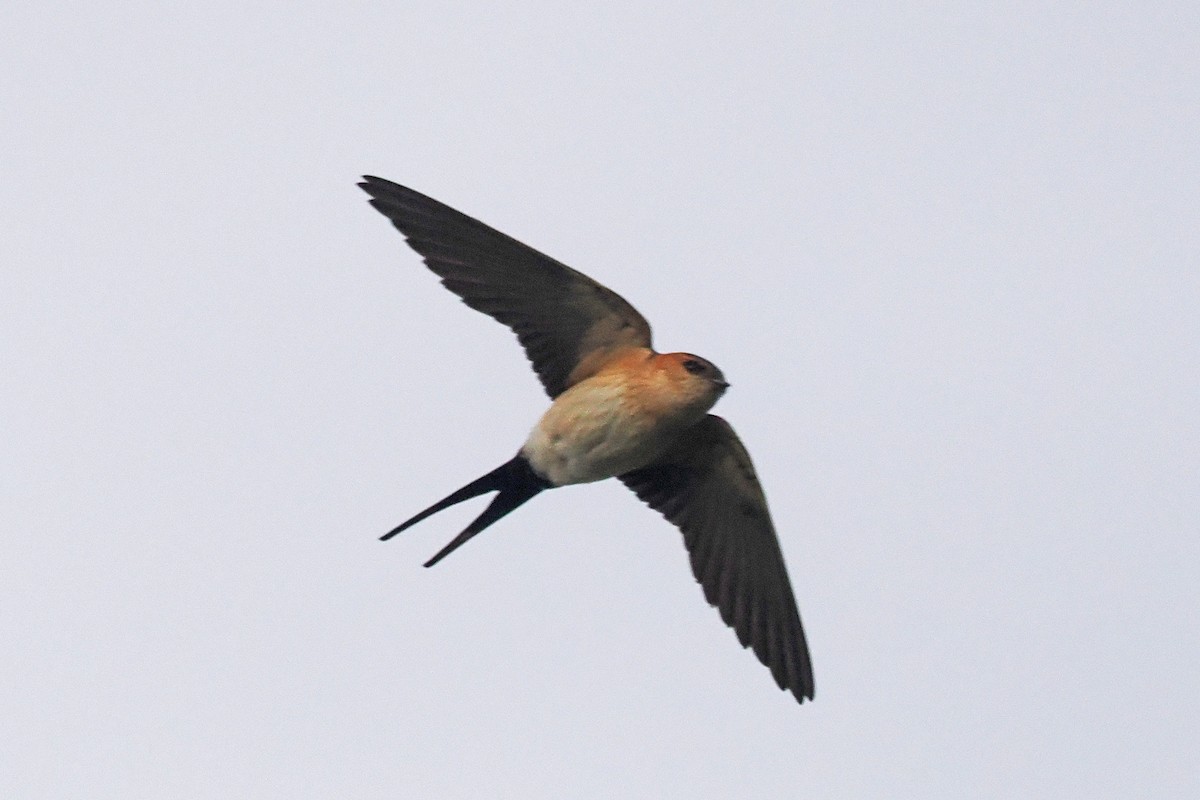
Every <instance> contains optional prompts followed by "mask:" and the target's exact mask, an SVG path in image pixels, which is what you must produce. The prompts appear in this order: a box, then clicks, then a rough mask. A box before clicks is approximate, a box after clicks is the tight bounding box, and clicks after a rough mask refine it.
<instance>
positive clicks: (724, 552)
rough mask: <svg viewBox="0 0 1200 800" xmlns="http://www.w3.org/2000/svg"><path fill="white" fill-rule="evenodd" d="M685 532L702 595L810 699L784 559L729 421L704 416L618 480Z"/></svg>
mask: <svg viewBox="0 0 1200 800" xmlns="http://www.w3.org/2000/svg"><path fill="white" fill-rule="evenodd" d="M621 480H622V481H623V482H624V483H625V485H626V486H628V487H629V488H630V489H632V490H633V491H634V492H636V493H637V496H638V497H639V498H641V499H642V500H644V501H645V502H646V503H647V504H649V506H650V507H651V508H653V509H654V510H656V511H659V512H661V513H662V515H663V516H664V517H666V518H667V519H668V520H670V521H671V522H672V523H674V524H675V525H676V526H678V527H679V529H680V530H682V531H683V541H684V544H685V545H686V546H687V549H688V552H689V554H690V555H691V562H692V572H693V573H694V574H695V576H696V580H697V581H699V582H700V584H701V585H702V586H703V587H704V596H705V597H706V598H707V599H708V602H709V603H710V604H711V605H714V606H717V607H718V608H719V609H720V611H721V618H722V619H723V620H725V624H726V625H729V626H730V627H731V628H733V629H734V630H735V631H736V632H737V636H738V640H739V641H740V642H741V643H742V647H753V648H754V653H755V655H757V656H758V659H759V661H761V662H762V663H763V664H765V665H766V666H767V667H768V668H769V669H770V670H771V674H772V675H773V676H774V677H775V682H776V683H778V684H779V688H781V689H786V690H790V691H791V692H792V694H794V695H795V696H796V699H797V700H798V701H800V702H801V703H803V702H804V700H805V698H808V699H810V700H811V699H812V697H813V690H814V687H813V674H812V661H811V659H810V658H809V654H808V644H807V643H806V642H805V639H804V629H803V628H802V627H801V625H800V614H799V612H798V611H797V610H796V600H795V597H793V595H792V585H791V583H790V582H789V581H788V575H787V569H786V568H785V567H784V564H783V553H782V552H781V551H780V549H779V540H778V539H777V538H776V536H775V528H774V526H773V525H772V524H771V517H770V514H769V513H768V511H767V499H766V496H765V495H764V494H763V491H762V487H761V486H760V485H759V483H758V478H757V477H756V476H755V474H754V467H753V465H752V464H751V463H750V454H749V453H747V452H746V448H745V447H743V446H742V443H741V441H739V440H738V437H737V434H736V433H734V432H733V428H732V427H730V425H729V423H728V422H726V421H725V420H723V419H721V418H720V417H718V416H715V415H713V414H709V415H708V416H707V417H706V418H705V419H704V420H703V421H702V422H700V423H699V424H698V425H697V426H696V429H695V433H694V435H689V436H688V437H687V439H686V441H684V442H683V443H681V444H680V445H679V446H677V447H676V448H675V449H674V451H672V452H669V453H667V455H666V456H664V457H663V458H661V459H659V460H658V461H657V462H656V463H654V464H652V465H650V466H648V467H644V468H643V469H640V470H637V471H635V472H630V473H628V474H626V475H622V476H621Z"/></svg>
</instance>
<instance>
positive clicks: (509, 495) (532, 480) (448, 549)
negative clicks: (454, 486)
mask: <svg viewBox="0 0 1200 800" xmlns="http://www.w3.org/2000/svg"><path fill="white" fill-rule="evenodd" d="M551 485H552V484H551V483H549V482H548V481H546V480H545V479H544V478H542V477H541V476H540V475H538V474H537V473H536V472H534V471H533V467H531V466H530V465H529V461H528V460H527V459H526V458H525V456H523V455H521V454H520V453H518V454H517V455H515V456H514V457H513V458H512V460H510V461H507V462H505V463H504V464H501V465H500V466H499V467H497V468H496V469H494V470H492V471H491V472H489V473H488V474H486V475H484V476H483V477H482V478H476V479H475V480H473V481H471V482H470V483H468V484H467V485H466V486H464V487H462V488H461V489H459V490H458V491H457V492H454V493H453V494H451V495H449V496H447V497H445V498H443V499H441V500H439V501H438V502H436V503H434V504H433V505H431V506H430V507H429V508H427V509H425V510H424V511H422V512H421V513H420V514H417V515H416V516H415V517H412V518H411V519H408V520H406V521H405V522H403V523H401V524H400V525H398V526H397V527H395V528H393V529H392V530H391V531H389V532H387V533H385V534H384V535H383V536H382V537H380V541H387V540H388V539H390V538H392V537H393V536H395V535H396V534H397V533H400V532H401V531H403V530H405V529H407V528H411V527H412V526H413V525H416V524H417V523H418V522H420V521H421V520H423V519H425V518H426V517H430V516H433V515H434V514H436V513H437V512H439V511H441V510H443V509H446V508H449V507H450V506H452V505H455V504H457V503H461V502H463V501H464V500H470V499H471V498H472V497H478V496H479V495H481V494H487V493H488V492H499V493H500V494H498V495H496V496H495V497H494V498H493V499H492V502H491V504H490V505H489V506H488V507H487V508H486V509H485V510H484V512H483V513H482V514H480V515H479V516H478V517H476V518H475V521H474V522H472V523H471V524H470V525H468V526H467V527H466V529H465V530H463V532H462V533H460V534H459V535H458V536H455V537H454V539H453V540H452V541H451V542H450V544H448V545H446V546H445V547H443V548H442V549H441V550H439V551H438V553H437V555H435V556H434V557H433V558H431V559H429V560H428V561H426V562H425V566H427V567H432V566H433V565H434V564H436V563H437V562H439V561H441V560H442V559H443V558H445V557H446V556H448V555H450V554H451V553H452V552H454V551H455V550H457V549H458V548H459V547H461V546H462V545H463V544H464V543H465V542H466V541H467V540H468V539H470V538H471V537H472V536H474V535H475V534H477V533H479V532H480V531H482V530H483V529H484V528H486V527H487V526H489V525H491V524H492V523H493V522H495V521H496V520H498V519H500V518H501V517H503V516H504V515H505V514H507V513H508V512H510V511H512V510H513V509H514V508H516V507H517V506H519V505H521V504H522V503H524V502H526V501H527V500H529V499H531V498H532V497H533V496H534V495H536V494H538V493H539V492H541V491H542V490H543V489H549V488H550V487H551Z"/></svg>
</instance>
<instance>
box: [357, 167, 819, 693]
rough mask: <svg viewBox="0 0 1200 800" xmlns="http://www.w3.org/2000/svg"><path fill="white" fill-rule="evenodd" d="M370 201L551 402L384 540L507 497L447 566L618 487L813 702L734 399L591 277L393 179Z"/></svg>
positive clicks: (779, 675) (806, 661)
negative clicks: (542, 502)
mask: <svg viewBox="0 0 1200 800" xmlns="http://www.w3.org/2000/svg"><path fill="white" fill-rule="evenodd" d="M359 186H361V187H362V188H363V190H365V191H366V192H367V194H369V195H371V200H370V203H371V205H373V206H374V207H375V208H376V209H378V210H379V212H380V213H382V214H383V215H384V216H386V217H387V218H388V219H390V220H391V221H392V224H393V225H395V226H396V228H398V229H399V230H400V232H401V233H402V234H404V237H405V238H406V239H407V240H408V244H409V245H410V246H411V247H412V248H413V249H414V250H416V251H417V252H418V253H419V254H420V255H421V256H422V257H423V258H424V260H425V264H426V265H427V266H428V267H429V268H430V269H431V270H433V272H434V273H436V274H437V275H438V276H439V277H440V278H441V279H442V284H443V285H444V286H445V287H446V288H447V289H449V290H450V291H452V292H454V293H455V294H456V295H458V296H459V297H460V298H462V300H463V301H464V302H465V303H466V304H467V305H469V306H470V307H471V308H474V309H476V310H477V311H482V312H483V313H485V314H488V315H489V316H491V317H493V318H495V319H496V320H498V321H499V322H502V323H503V324H505V325H507V326H508V327H509V328H511V329H512V330H513V332H514V333H516V335H517V339H518V340H519V341H520V343H521V346H522V347H524V348H525V353H526V355H527V356H528V357H529V360H530V361H531V362H532V364H533V369H534V371H535V372H536V373H537V375H538V377H539V378H540V379H541V382H542V385H543V386H544V387H545V389H546V393H547V394H548V395H550V398H551V399H552V401H553V402H552V403H551V404H550V407H549V408H548V409H547V410H546V412H545V413H544V414H543V415H542V417H541V419H540V420H538V423H537V425H535V426H534V428H533V431H532V432H531V433H530V434H529V438H528V439H526V441H525V444H523V445H522V446H521V449H520V450H519V451H518V452H517V454H516V455H515V456H513V458H512V459H511V460H509V461H508V462H506V463H504V464H502V465H501V466H499V467H497V468H496V469H494V470H492V471H491V472H489V473H487V474H486V475H484V476H483V477H481V478H478V479H476V480H474V481H472V482H471V483H468V484H467V485H466V486H464V487H462V488H461V489H459V490H458V491H456V492H454V493H453V494H451V495H449V496H448V497H446V498H444V499H442V500H440V501H438V502H437V503H434V504H433V505H432V506H430V507H429V508H427V509H425V510H424V511H422V512H421V513H419V514H417V515H416V516H414V517H412V518H411V519H409V520H407V521H405V522H404V523H403V524H401V525H399V526H397V527H396V528H395V529H393V530H392V531H390V532H389V533H387V534H385V535H384V536H383V539H385V540H386V539H390V538H391V537H393V536H395V535H396V534H398V533H400V532H401V531H403V530H405V529H406V528H408V527H410V526H412V525H415V524H416V523H418V522H420V521H421V520H423V519H425V518H426V517H428V516H430V515H432V514H436V513H437V512H438V511H441V510H443V509H445V508H448V507H450V506H452V505H455V504H457V503H461V502H463V501H464V500H470V499H471V498H473V497H478V496H479V495H482V494H486V493H488V492H498V494H497V495H496V496H495V497H494V498H493V499H492V501H491V503H490V504H489V505H488V507H487V508H486V509H485V510H484V512H483V513H482V514H480V515H479V517H478V518H476V519H475V521H473V522H472V523H471V524H470V525H468V526H467V527H466V528H465V529H464V530H463V531H462V532H461V533H460V534H458V536H456V537H455V538H454V539H453V540H452V541H451V542H450V543H449V544H447V545H446V546H445V547H443V548H442V549H441V550H440V551H439V552H438V553H437V554H436V555H434V557H433V558H431V559H430V560H429V561H428V562H426V564H425V566H427V567H430V566H433V565H434V564H436V563H437V562H439V561H441V560H442V559H443V558H445V557H446V556H447V555H449V554H450V553H451V552H453V551H454V550H455V549H457V548H458V547H460V546H461V545H462V544H463V543H465V542H466V541H467V540H468V539H470V538H471V537H473V536H475V535H476V534H477V533H479V532H480V531H482V530H484V529H485V528H487V527H488V526H489V525H491V524H492V523H494V522H496V521H497V520H499V519H500V518H501V517H503V516H504V515H506V514H508V513H509V512H510V511H512V510H513V509H515V508H517V507H518V506H520V505H521V504H522V503H525V502H526V501H528V500H530V499H531V498H533V497H534V496H535V495H537V494H538V493H540V492H542V491H544V490H546V489H553V488H555V487H558V486H567V485H569V484H575V483H589V482H592V481H599V480H604V479H606V478H617V479H619V480H620V481H621V482H622V483H624V484H625V485H626V486H628V487H629V488H630V489H632V490H633V491H634V492H635V493H636V494H637V496H638V497H639V498H641V499H642V500H643V501H645V502H646V503H647V504H649V505H650V507H651V508H653V509H655V510H656V511H659V512H660V513H661V514H662V515H663V516H664V517H666V518H667V519H668V520H670V521H671V522H672V523H673V524H675V525H676V526H677V527H678V528H679V529H680V530H681V531H682V532H683V540H684V544H685V545H686V547H687V550H688V553H689V555H690V560H691V564H692V572H693V573H694V574H695V576H696V580H697V581H698V582H699V583H700V585H701V586H703V587H704V596H705V597H706V598H707V600H708V602H709V603H710V604H712V605H714V606H716V607H717V608H718V609H719V610H720V612H721V618H722V619H723V620H724V621H725V623H726V624H727V625H729V626H730V627H732V628H733V629H734V631H735V632H736V633H737V637H738V641H740V642H741V643H742V646H743V647H751V648H753V650H754V653H755V654H756V655H757V656H758V658H759V660H760V661H762V663H763V664H765V665H766V666H767V667H768V668H769V669H770V670H771V674H772V675H773V676H774V678H775V681H776V683H778V684H779V687H780V688H781V689H785V690H788V691H790V692H791V693H792V694H793V695H795V697H796V700H797V701H799V702H801V703H803V702H804V700H805V699H810V700H811V699H812V697H813V674H812V662H811V660H810V658H809V653H808V645H807V643H806V642H805V638H804V629H803V628H802V627H801V624H800V614H799V612H798V611H797V609H796V600H795V598H794V596H793V594H792V586H791V582H790V581H789V580H788V574H787V569H786V568H785V566H784V562H783V554H782V552H781V551H780V548H779V540H778V538H777V537H776V534H775V528H774V525H773V524H772V522H771V516H770V513H769V512H768V510H767V501H766V497H765V496H764V494H763V490H762V487H761V486H760V485H759V482H758V477H757V476H756V475H755V472H754V467H753V466H752V465H751V463H750V456H749V454H748V453H747V452H746V448H745V447H743V446H742V443H741V441H740V440H739V439H738V437H737V434H735V433H734V432H733V428H732V427H730V425H729V423H728V422H726V421H725V420H724V419H722V418H721V417H718V416H716V415H714V414H709V413H708V411H709V409H711V408H712V407H713V405H714V404H715V403H716V402H717V400H718V399H720V397H721V395H723V394H724V393H725V391H726V390H727V389H728V388H729V383H728V382H727V381H726V380H725V376H724V375H723V374H722V373H721V370H719V369H717V367H716V366H715V365H713V364H712V363H711V362H709V361H707V360H705V359H703V358H701V357H699V356H695V355H692V354H690V353H658V352H655V351H654V349H653V347H652V346H651V342H650V324H649V323H648V322H646V320H645V318H644V317H642V315H641V314H639V313H638V312H637V311H636V310H635V309H634V308H633V306H631V305H630V304H629V303H628V302H626V300H625V299H624V298H622V297H621V296H620V295H618V294H616V293H615V292H613V291H611V290H610V289H607V288H605V287H604V286H601V285H600V284H599V283H597V282H596V281H594V280H592V279H591V278H589V277H588V276H586V275H584V274H583V273H581V272H577V271H576V270H573V269H571V268H570V267H568V266H566V265H565V264H561V263H559V262H558V261H555V260H554V259H552V258H550V257H549V256H546V255H543V254H542V253H539V252H538V251H536V250H534V249H533V248H531V247H528V246H526V245H524V244H522V243H520V242H518V241H517V240H515V239H513V238H511V237H509V236H506V235H505V234H503V233H500V232H499V231H497V230H495V229H493V228H490V227H488V226H487V225H484V224H483V223H482V222H479V221H478V220H476V219H473V218H471V217H468V216H466V215H465V214H462V213H460V212H458V211H455V210H454V209H452V208H450V207H449V206H447V205H444V204H442V203H439V202H438V201H436V200H434V199H432V198H429V197H426V196H425V195H423V194H420V193H418V192H415V191H413V190H412V189H408V188H405V187H403V186H400V185H398V184H395V183H392V182H391V181H386V180H383V179H382V178H375V177H371V176H365V177H364V179H363V182H362V183H360V184H359Z"/></svg>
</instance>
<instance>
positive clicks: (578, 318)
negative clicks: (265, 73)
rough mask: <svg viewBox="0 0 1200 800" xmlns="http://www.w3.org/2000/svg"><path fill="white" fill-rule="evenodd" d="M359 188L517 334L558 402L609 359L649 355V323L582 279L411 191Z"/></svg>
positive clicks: (476, 304)
mask: <svg viewBox="0 0 1200 800" xmlns="http://www.w3.org/2000/svg"><path fill="white" fill-rule="evenodd" d="M359 186H361V187H362V188H363V190H364V191H366V192H367V194H369V195H371V205H373V206H375V208H376V209H378V210H379V211H380V212H381V213H382V214H383V215H384V216H386V217H387V218H388V219H390V220H391V221H392V224H393V225H395V226H396V227H397V228H398V229H399V230H400V232H401V233H403V234H404V236H405V238H406V239H407V240H408V243H409V245H411V246H412V248H413V249H414V250H416V251H417V252H418V253H420V254H421V255H422V256H424V258H425V263H426V264H427V265H428V266H429V268H430V269H431V270H433V271H434V272H436V273H437V274H438V275H439V276H440V277H441V279H442V284H443V285H444V286H445V287H446V288H447V289H449V290H450V291H452V292H454V293H455V294H456V295H458V296H459V297H461V298H462V299H463V301H464V302H465V303H466V304H467V305H469V306H470V307H471V308H474V309H476V310H477V311H482V312H483V313H485V314H488V315H490V316H492V317H494V318H495V319H497V320H499V321H500V322H503V323H504V324H505V325H507V326H508V327H510V328H512V329H513V331H514V332H515V333H516V334H517V338H518V339H519V340H520V342H521V345H522V346H523V347H524V348H525V353H526V355H528V356H529V360H530V361H532V362H533V368H534V370H535V371H536V372H537V374H538V377H539V378H541V381H542V385H543V386H545V387H546V392H547V393H548V394H549V395H550V396H551V397H557V396H558V395H559V394H561V393H562V392H563V391H565V390H566V389H567V388H569V387H570V386H571V385H573V384H575V383H578V382H579V381H581V380H583V379H584V378H586V377H588V376H589V375H591V374H593V373H594V372H595V371H596V369H597V368H598V367H599V366H600V365H601V364H603V363H604V361H605V360H606V356H607V355H609V354H610V353H612V352H615V351H617V350H622V349H624V348H627V347H646V348H648V347H650V324H649V323H648V322H646V320H645V318H643V317H642V315H641V314H639V313H638V312H637V311H636V310H635V309H634V308H633V306H631V305H629V303H627V302H626V301H625V299H624V298H622V297H621V296H620V295H618V294H617V293H616V292H613V291H612V290H610V289H606V288H605V287H603V286H601V285H600V284H598V283H596V282H595V281H594V280H592V279H591V278H589V277H588V276H586V275H584V274H583V273H581V272H577V271H575V270H573V269H571V268H570V267H568V266H566V265H565V264H560V263H559V262H557V261H555V260H554V259H552V258H550V257H549V256H545V255H543V254H541V253H539V252H538V251H536V250H534V249H533V248H532V247H528V246H526V245H523V244H521V243H520V242H518V241H517V240H516V239H513V238H511V237H509V236H506V235H505V234H503V233H500V232H499V231H497V230H495V229H493V228H489V227H488V226H487V225H484V224H483V223H482V222H480V221H479V220H476V219H472V218H471V217H468V216H467V215H466V214H462V213H460V212H458V211H455V210H454V209H453V208H450V207H449V206H447V205H444V204H442V203H439V202H438V201H437V200H434V199H432V198H429V197H426V196H425V195H423V194H420V193H418V192H414V191H413V190H412V189H407V188H405V187H403V186H399V185H397V184H395V183H392V182H391V181H385V180H383V179H382V178H374V177H371V176H369V175H367V176H364V178H363V182H362V183H360V184H359ZM585 361H586V363H584V362H585Z"/></svg>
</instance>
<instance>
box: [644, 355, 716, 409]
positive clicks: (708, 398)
mask: <svg viewBox="0 0 1200 800" xmlns="http://www.w3.org/2000/svg"><path fill="white" fill-rule="evenodd" d="M658 358H659V361H660V365H661V367H662V368H663V369H664V371H666V372H667V374H668V375H669V376H670V377H671V379H672V382H673V383H674V384H675V385H676V386H677V387H679V389H680V390H681V391H682V392H684V393H686V394H688V395H690V396H691V397H692V398H694V399H695V400H696V401H697V402H698V403H703V404H704V405H705V406H706V409H705V410H707V409H708V408H712V406H713V404H714V403H716V402H717V400H718V399H720V397H721V395H723V394H724V393H725V390H726V389H728V388H729V382H728V381H727V380H725V375H724V374H722V372H721V370H719V369H718V368H717V365H716V364H713V363H712V362H711V361H708V360H707V359H703V358H701V357H700V356H697V355H692V354H691V353H665V354H663V355H660V356H659V357H658Z"/></svg>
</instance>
